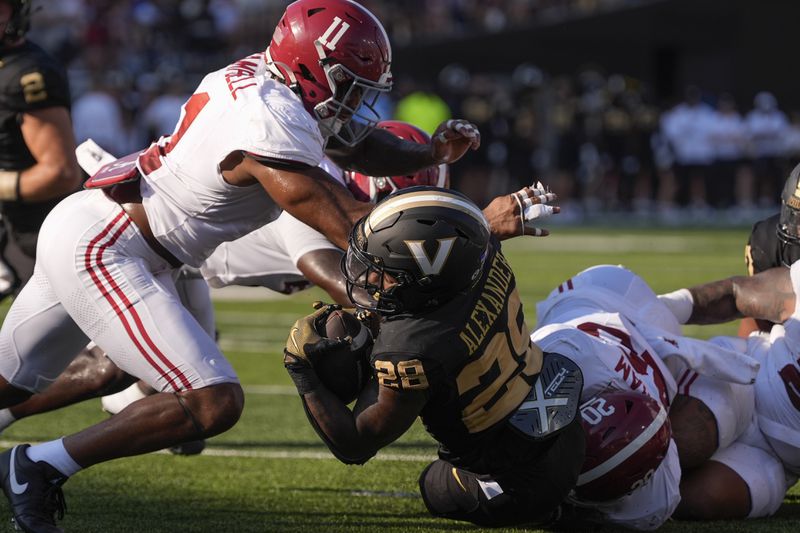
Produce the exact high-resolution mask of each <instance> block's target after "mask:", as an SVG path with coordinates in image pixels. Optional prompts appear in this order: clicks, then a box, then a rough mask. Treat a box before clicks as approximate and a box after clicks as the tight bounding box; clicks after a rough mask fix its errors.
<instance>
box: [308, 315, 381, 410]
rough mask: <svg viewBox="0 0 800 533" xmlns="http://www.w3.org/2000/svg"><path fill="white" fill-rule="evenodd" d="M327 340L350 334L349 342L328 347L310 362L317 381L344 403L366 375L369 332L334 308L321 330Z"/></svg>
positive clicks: (354, 396)
mask: <svg viewBox="0 0 800 533" xmlns="http://www.w3.org/2000/svg"><path fill="white" fill-rule="evenodd" d="M320 333H321V334H323V335H324V336H325V337H327V338H329V339H336V338H339V339H341V338H344V337H347V336H350V337H351V338H352V339H353V341H352V342H351V343H350V344H349V345H344V346H342V347H341V348H338V349H336V350H332V351H330V352H328V353H326V354H325V355H323V356H322V357H319V358H318V359H317V360H315V361H314V370H316V372H317V376H319V379H320V381H322V383H323V384H324V385H325V386H326V387H327V388H328V390H330V391H331V392H332V393H333V394H335V395H336V396H337V397H338V398H339V399H340V400H342V401H343V402H344V403H348V404H349V403H350V402H352V401H353V400H355V399H356V398H357V397H358V394H359V393H360V392H361V389H363V388H364V385H365V384H366V383H367V380H368V379H369V376H370V373H371V372H370V365H369V353H370V350H371V349H372V335H371V334H370V332H369V330H368V329H367V327H366V326H364V324H363V323H362V322H361V321H360V320H358V319H357V318H356V317H355V316H353V315H352V314H351V313H348V312H347V311H343V310H341V309H340V310H337V311H333V312H332V313H331V314H330V315H328V319H327V321H326V322H325V331H324V332H320Z"/></svg>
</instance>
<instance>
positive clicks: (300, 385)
mask: <svg viewBox="0 0 800 533" xmlns="http://www.w3.org/2000/svg"><path fill="white" fill-rule="evenodd" d="M341 308H342V306H341V305H338V304H324V303H322V302H314V309H316V311H314V312H313V313H311V314H310V315H307V316H304V317H303V318H299V319H297V321H295V323H294V325H293V326H292V328H291V330H290V331H289V338H287V339H286V347H285V348H284V349H283V366H285V367H286V371H287V372H288V373H289V377H291V378H292V381H294V385H295V387H297V392H299V393H300V395H301V396H302V395H304V394H307V393H309V392H311V391H313V390H314V389H315V388H317V386H318V385H319V383H320V381H319V377H317V373H316V372H315V371H314V361H315V360H316V359H317V358H318V357H320V356H321V355H322V354H324V353H325V352H327V351H330V350H335V349H337V348H339V347H341V346H342V345H344V344H348V343H350V342H352V339H351V338H349V337H345V338H343V339H329V338H326V337H324V336H323V335H321V334H320V333H319V332H320V331H325V322H326V321H327V319H328V315H330V314H331V313H332V312H333V311H336V310H339V309H341Z"/></svg>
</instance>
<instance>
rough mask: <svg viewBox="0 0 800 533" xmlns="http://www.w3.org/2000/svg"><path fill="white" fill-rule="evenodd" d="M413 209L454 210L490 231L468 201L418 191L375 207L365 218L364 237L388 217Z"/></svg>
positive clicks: (449, 194) (451, 196) (485, 222)
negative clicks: (464, 214)
mask: <svg viewBox="0 0 800 533" xmlns="http://www.w3.org/2000/svg"><path fill="white" fill-rule="evenodd" d="M415 207H446V208H449V209H455V210H457V211H461V212H462V213H466V214H467V215H470V216H471V217H472V218H474V219H475V220H476V221H478V222H480V223H481V224H482V225H483V226H484V227H485V228H486V231H490V230H489V222H488V221H487V220H486V217H485V216H484V215H483V212H482V211H481V210H480V209H478V207H477V206H476V205H475V204H473V203H472V202H470V201H469V200H465V199H464V198H462V197H461V196H457V195H455V194H452V193H448V192H447V191H419V192H412V193H406V194H402V195H400V196H398V197H396V198H391V199H389V200H387V201H385V202H384V203H382V204H381V205H379V206H378V207H376V208H375V210H374V211H372V213H370V215H369V217H368V218H367V223H366V224H364V234H365V236H367V237H368V236H369V235H370V233H372V228H374V227H377V226H378V225H380V223H381V222H383V221H384V220H386V219H387V218H389V217H390V216H392V215H394V214H396V213H398V212H400V211H405V210H406V209H413V208H415Z"/></svg>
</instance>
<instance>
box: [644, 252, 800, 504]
mask: <svg viewBox="0 0 800 533" xmlns="http://www.w3.org/2000/svg"><path fill="white" fill-rule="evenodd" d="M798 297H800V262H796V263H794V264H793V265H792V266H791V268H786V267H777V268H773V269H769V270H765V271H763V272H760V273H758V274H755V275H754V276H750V277H748V276H735V277H732V278H728V279H725V280H720V281H716V282H711V283H706V284H703V285H698V286H695V287H691V288H689V289H679V290H677V291H674V292H672V293H669V294H664V295H660V296H659V298H660V299H661V300H662V301H663V302H664V303H665V304H667V306H668V307H669V308H670V309H671V310H672V312H673V313H674V315H675V317H676V318H677V319H678V320H679V321H680V322H681V323H689V324H713V323H719V322H726V321H729V320H733V319H736V318H743V317H751V318H756V319H761V320H768V321H770V322H773V323H775V324H776V325H774V326H773V327H772V330H771V331H770V333H769V334H767V333H760V334H759V333H756V334H751V335H750V337H748V338H747V339H746V340H745V339H742V340H741V341H740V342H741V343H742V344H743V345H744V346H745V349H746V350H747V352H748V353H749V354H751V355H752V356H753V357H754V358H755V359H756V360H757V361H759V362H760V364H761V368H760V370H759V372H758V376H757V377H756V381H755V385H754V387H753V391H754V394H755V416H754V417H753V418H752V420H751V423H750V425H749V426H748V428H747V430H746V431H745V432H744V434H742V436H741V437H740V438H739V439H737V441H736V442H735V443H734V445H733V446H731V447H730V448H729V449H728V451H724V450H723V451H722V452H717V454H715V455H714V456H713V457H712V458H711V460H710V461H708V462H707V463H705V464H704V465H702V467H701V468H698V469H696V470H695V471H693V472H692V475H691V478H689V479H687V480H686V482H685V483H684V484H682V486H681V492H682V494H683V497H684V501H685V505H682V506H683V507H685V513H683V514H684V515H685V516H686V517H687V518H695V519H712V518H731V517H758V516H769V515H771V514H773V513H775V512H776V511H777V510H778V508H779V507H780V505H781V503H782V502H783V499H784V496H785V494H786V491H787V490H788V489H789V488H790V487H791V486H792V485H794V483H795V482H796V481H797V479H798V476H799V475H800V396H798V392H797V391H798V390H800V360H798V358H797V353H798V351H800V305H798ZM739 466H741V467H739Z"/></svg>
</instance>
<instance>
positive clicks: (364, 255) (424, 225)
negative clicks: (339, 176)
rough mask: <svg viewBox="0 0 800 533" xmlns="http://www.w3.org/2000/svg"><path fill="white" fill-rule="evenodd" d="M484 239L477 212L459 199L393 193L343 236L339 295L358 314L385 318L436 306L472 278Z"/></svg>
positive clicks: (448, 194)
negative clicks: (346, 239)
mask: <svg viewBox="0 0 800 533" xmlns="http://www.w3.org/2000/svg"><path fill="white" fill-rule="evenodd" d="M489 236H490V230H489V222H487V220H486V217H485V216H484V215H483V212H482V211H481V210H480V209H479V208H478V206H476V205H475V204H474V203H472V201H471V200H469V199H468V198H467V197H466V196H464V195H463V194H461V193H459V192H456V191H451V190H448V189H440V188H438V187H409V188H408V189H403V190H402V191H398V192H396V193H394V194H391V195H389V196H387V197H386V198H384V199H383V200H381V201H380V202H379V203H378V204H377V205H376V206H375V209H373V210H372V212H371V213H370V214H368V215H367V216H365V217H364V218H362V219H361V220H359V221H358V222H356V224H355V226H354V227H353V230H352V231H351V233H350V239H349V242H348V248H347V254H346V255H345V256H344V257H343V258H342V272H343V273H344V276H345V279H346V280H347V294H348V296H349V297H350V299H351V300H352V301H353V302H355V304H356V305H357V306H358V307H360V308H362V309H369V310H372V311H378V312H380V313H382V314H386V315H391V314H397V313H403V312H413V311H420V310H424V309H430V308H434V307H438V306H440V305H442V304H444V303H445V302H447V301H449V300H451V299H453V298H454V297H455V296H456V295H457V294H458V293H460V292H462V291H465V290H468V289H469V288H470V287H471V286H472V285H474V284H475V282H476V281H477V280H478V279H479V278H480V275H481V274H482V273H483V269H484V263H485V259H486V257H487V255H488V253H487V251H488V248H489ZM355 288H359V289H360V291H358V292H356V291H354V289H355ZM361 291H363V293H364V295H363V296H362V292H361Z"/></svg>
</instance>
